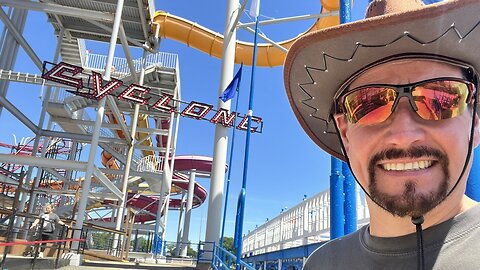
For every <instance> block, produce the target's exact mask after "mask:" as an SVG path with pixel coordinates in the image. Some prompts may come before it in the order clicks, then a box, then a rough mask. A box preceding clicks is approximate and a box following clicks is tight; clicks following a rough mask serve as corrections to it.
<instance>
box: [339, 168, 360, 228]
mask: <svg viewBox="0 0 480 270" xmlns="http://www.w3.org/2000/svg"><path fill="white" fill-rule="evenodd" d="M342 173H343V176H344V179H345V180H344V182H343V191H344V192H345V205H344V212H345V225H344V234H349V233H352V232H354V231H356V230H357V202H356V200H357V197H356V196H357V192H356V187H357V185H356V183H355V178H353V175H352V172H351V171H350V168H349V167H348V164H347V163H345V162H342Z"/></svg>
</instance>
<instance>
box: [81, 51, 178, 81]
mask: <svg viewBox="0 0 480 270" xmlns="http://www.w3.org/2000/svg"><path fill="white" fill-rule="evenodd" d="M177 58H178V56H177V55H176V54H173V53H166V52H158V53H155V54H150V55H148V56H147V57H146V59H145V65H146V67H147V68H148V67H151V66H160V67H165V68H172V69H175V68H176V66H177ZM106 63H107V56H106V55H101V54H94V53H90V52H88V51H86V53H85V57H84V62H83V65H84V66H83V67H84V68H87V69H91V70H98V71H100V70H104V69H105V66H106ZM133 64H134V66H135V71H136V72H140V69H141V67H142V58H138V59H135V60H133ZM129 75H130V68H129V66H128V61H127V59H126V58H121V57H114V58H113V70H112V74H111V76H112V77H116V78H123V77H127V76H129Z"/></svg>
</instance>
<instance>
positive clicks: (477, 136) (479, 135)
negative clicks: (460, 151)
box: [473, 114, 480, 148]
mask: <svg viewBox="0 0 480 270" xmlns="http://www.w3.org/2000/svg"><path fill="white" fill-rule="evenodd" d="M473 117H475V122H474V130H473V148H477V146H478V144H479V143H480V126H479V125H480V124H479V118H478V114H475V115H474V116H473Z"/></svg>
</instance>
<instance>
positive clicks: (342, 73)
mask: <svg viewBox="0 0 480 270" xmlns="http://www.w3.org/2000/svg"><path fill="white" fill-rule="evenodd" d="M366 17H367V18H366V19H365V20H362V21H357V22H353V23H349V24H343V25H339V26H335V27H331V28H326V29H322V30H320V31H317V32H314V33H311V34H308V35H305V36H303V37H302V38H300V39H299V40H297V41H296V42H295V43H294V44H293V45H292V47H291V48H290V51H289V52H288V55H287V57H286V60H285V68H284V80H285V87H286V91H287V96H288V99H289V101H290V105H291V106H292V109H293V111H294V113H295V116H296V117H297V118H298V121H299V122H300V124H301V126H302V127H303V129H304V130H305V131H306V132H307V134H308V135H309V136H310V138H312V140H313V141H314V142H315V143H316V144H318V145H319V146H320V147H321V148H322V149H323V150H325V151H326V152H328V153H329V154H331V155H333V156H335V157H337V158H340V159H342V160H345V156H344V155H343V153H342V150H341V143H340V140H339V137H338V135H337V131H336V129H335V125H334V123H333V120H332V118H331V114H332V112H333V106H334V103H335V102H334V100H335V95H336V94H337V91H338V90H339V89H340V88H341V86H342V85H344V84H345V83H348V79H349V78H350V77H351V76H352V75H354V74H356V73H357V72H358V71H359V70H362V69H363V68H365V67H367V66H369V65H372V64H374V63H379V62H381V61H388V59H392V58H393V57H394V56H398V55H411V56H412V57H413V55H421V56H423V57H428V58H430V57H432V58H434V57H437V56H442V57H443V58H446V59H452V61H458V62H461V63H466V64H468V65H470V66H472V67H473V68H474V69H475V70H480V26H479V24H480V1H479V0H454V1H447V2H440V3H437V4H433V5H424V4H423V3H422V2H421V1H419V0H374V1H373V2H372V3H371V4H370V6H369V8H368V10H367V14H366ZM365 139H367V138H365Z"/></svg>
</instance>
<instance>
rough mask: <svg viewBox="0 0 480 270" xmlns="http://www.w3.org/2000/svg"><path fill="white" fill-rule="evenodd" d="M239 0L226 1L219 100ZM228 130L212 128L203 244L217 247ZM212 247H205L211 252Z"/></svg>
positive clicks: (228, 74) (230, 63)
mask: <svg viewBox="0 0 480 270" xmlns="http://www.w3.org/2000/svg"><path fill="white" fill-rule="evenodd" d="M238 7H239V2H238V0H228V1H227V13H226V18H225V30H224V37H225V39H224V42H223V58H222V71H221V76H220V77H221V79H220V87H219V93H218V96H220V94H221V93H222V92H223V90H224V89H225V88H226V87H227V86H228V84H229V83H230V81H231V80H232V78H233V68H234V60H235V45H236V44H235V43H236V27H235V25H234V23H235V19H236V17H237V16H238V14H237V13H238ZM217 108H219V109H225V110H230V100H229V101H227V102H222V101H221V100H220V99H219V101H218V105H217ZM227 145H228V128H226V127H224V126H222V125H216V126H215V139H214V148H213V165H212V174H211V182H210V191H209V195H210V196H209V198H208V214H207V228H206V235H205V241H206V242H215V243H216V244H219V237H220V227H221V222H222V207H223V197H224V195H223V188H224V180H225V164H226V162H227ZM211 248H212V246H209V245H206V249H210V250H211ZM206 254H207V256H206V259H209V258H211V253H206Z"/></svg>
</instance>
